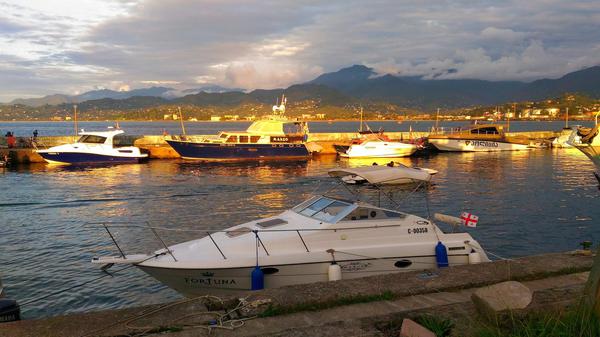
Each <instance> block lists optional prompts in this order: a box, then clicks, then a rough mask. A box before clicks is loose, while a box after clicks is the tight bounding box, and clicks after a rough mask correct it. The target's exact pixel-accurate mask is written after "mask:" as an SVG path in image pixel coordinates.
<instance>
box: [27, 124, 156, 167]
mask: <svg viewBox="0 0 600 337" xmlns="http://www.w3.org/2000/svg"><path fill="white" fill-rule="evenodd" d="M123 134H124V131H123V130H110V131H102V132H81V133H79V135H80V136H81V137H80V138H79V140H77V142H75V143H72V144H64V145H59V146H54V147H51V148H49V149H45V150H37V151H36V152H37V153H38V154H39V155H40V156H41V157H42V158H44V160H45V161H46V162H48V163H51V164H106V163H110V164H119V163H139V162H141V161H143V160H146V159H148V154H146V153H142V152H141V150H140V149H139V148H138V147H135V146H129V145H125V144H126V143H127V141H126V140H125V139H124V138H122V137H121V135H123Z"/></svg>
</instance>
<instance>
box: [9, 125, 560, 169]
mask: <svg viewBox="0 0 600 337" xmlns="http://www.w3.org/2000/svg"><path fill="white" fill-rule="evenodd" d="M385 135H386V136H388V137H389V138H390V139H391V140H409V139H415V138H420V137H427V136H428V135H429V132H386V133H385ZM507 135H508V136H525V137H527V138H530V139H538V140H541V139H550V138H553V137H557V136H558V135H559V132H557V131H556V132H555V131H528V132H511V133H507ZM194 136H207V135H194ZM356 136H357V134H356V132H335V133H312V134H310V135H309V137H308V141H309V142H315V143H317V144H319V145H320V146H321V147H322V148H323V149H322V151H321V152H320V154H335V153H336V152H335V149H334V147H333V145H334V144H346V145H347V144H350V141H351V140H352V138H355V137H356ZM126 138H128V139H129V140H130V143H131V144H133V145H135V146H137V147H139V148H141V149H145V150H147V151H148V152H149V154H150V158H151V159H176V158H179V155H178V154H177V152H175V150H173V149H172V148H171V147H170V146H169V144H167V142H165V137H164V136H156V135H143V136H126ZM76 140H77V137H74V136H54V137H53V136H47V137H38V139H37V144H38V145H39V146H40V147H42V148H47V147H51V146H56V145H62V144H68V143H73V142H75V141H76ZM4 155H7V156H8V157H9V159H10V161H11V162H12V163H17V164H29V163H43V162H44V159H43V158H42V157H40V156H39V155H38V154H37V153H35V150H34V149H33V148H32V145H31V139H30V138H25V137H18V138H17V146H16V147H15V148H12V149H9V148H8V147H7V146H6V139H5V138H4V137H0V156H4Z"/></svg>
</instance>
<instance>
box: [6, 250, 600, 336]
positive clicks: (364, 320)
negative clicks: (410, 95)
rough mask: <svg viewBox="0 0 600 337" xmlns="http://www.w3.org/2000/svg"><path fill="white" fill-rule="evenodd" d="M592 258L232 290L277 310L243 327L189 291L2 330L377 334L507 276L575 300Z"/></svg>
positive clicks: (555, 297) (560, 300)
mask: <svg viewBox="0 0 600 337" xmlns="http://www.w3.org/2000/svg"><path fill="white" fill-rule="evenodd" d="M592 264H593V257H592V256H582V255H577V254H573V253H555V254H545V255H537V256H529V257H523V258H518V259H513V260H503V261H495V262H490V263H482V264H476V265H463V266H456V267H450V268H443V269H434V270H431V271H429V272H428V273H426V272H423V271H414V272H406V273H394V274H386V275H379V276H371V277H365V278H360V279H352V280H341V281H335V282H320V283H313V284H306V285H296V286H289V287H283V288H278V289H266V290H261V291H255V292H247V293H245V294H241V295H239V296H236V297H235V298H238V297H247V299H248V301H268V303H269V305H270V310H271V311H273V312H274V313H275V316H274V317H262V318H261V317H257V318H254V319H252V320H248V321H246V322H245V324H243V326H241V327H239V328H238V329H232V330H227V329H216V330H213V331H212V334H211V331H210V330H207V329H206V327H199V325H202V324H205V323H202V322H203V321H204V322H205V321H206V320H207V319H208V318H207V317H204V318H201V317H199V316H198V313H200V312H202V311H205V310H207V309H206V307H204V306H203V305H202V303H201V301H197V300H194V299H186V300H181V301H177V302H171V303H165V304H161V305H154V306H145V307H139V308H129V309H119V310H106V311H100V312H91V313H80V314H70V315H65V316H57V317H51V318H45V319H36V320H25V321H19V322H11V323H4V324H1V325H0V337H52V336H61V337H74V336H128V335H136V334H141V333H143V332H149V331H152V332H155V333H157V334H158V333H160V335H161V336H173V337H176V336H177V337H183V336H208V335H217V336H315V337H318V336H323V337H324V336H340V335H348V336H349V335H353V336H358V335H360V336H363V335H374V336H383V335H384V334H381V333H375V334H373V332H377V329H376V327H377V326H379V324H383V323H386V324H389V322H392V321H394V320H396V319H401V318H402V317H414V316H415V315H417V314H419V313H422V312H424V311H425V312H428V313H435V314H440V315H447V316H449V317H456V316H457V315H462V314H466V315H468V316H470V317H471V319H473V317H474V308H473V306H472V303H471V302H470V296H471V294H472V293H473V292H474V291H475V290H476V289H477V288H479V287H483V286H486V285H490V284H495V283H498V282H503V281H507V280H515V281H520V282H523V283H524V284H525V285H526V286H527V287H528V288H529V289H531V290H532V291H533V292H534V302H535V304H536V305H537V306H538V307H544V308H548V307H551V306H554V305H556V306H564V305H566V304H571V303H573V302H574V301H576V300H577V298H578V296H581V294H582V289H583V285H584V284H585V282H586V280H587V278H588V274H589V273H588V272H587V271H589V270H590V268H591V266H592ZM116 277H118V275H116ZM382 294H387V295H386V296H382ZM361 299H362V300H361ZM223 300H224V301H225V302H228V301H231V300H234V298H223ZM263 310H264V309H263ZM257 313H258V312H255V313H253V314H254V315H255V314H257ZM263 316H265V315H263ZM267 316H268V315H267Z"/></svg>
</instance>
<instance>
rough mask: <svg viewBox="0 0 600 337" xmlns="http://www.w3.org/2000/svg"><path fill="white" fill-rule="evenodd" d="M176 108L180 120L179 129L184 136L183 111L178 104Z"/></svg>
mask: <svg viewBox="0 0 600 337" xmlns="http://www.w3.org/2000/svg"><path fill="white" fill-rule="evenodd" d="M177 109H179V121H180V122H181V131H182V132H183V135H184V136H185V125H184V124H183V113H182V112H181V107H180V106H178V107H177Z"/></svg>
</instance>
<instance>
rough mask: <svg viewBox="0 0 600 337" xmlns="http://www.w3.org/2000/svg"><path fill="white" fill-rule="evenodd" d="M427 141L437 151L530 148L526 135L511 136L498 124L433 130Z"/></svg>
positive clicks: (486, 150) (515, 149)
mask: <svg viewBox="0 0 600 337" xmlns="http://www.w3.org/2000/svg"><path fill="white" fill-rule="evenodd" d="M428 141H429V143H430V144H432V145H433V146H434V147H435V148H436V149H438V150H439V151H456V152H490V151H518V150H529V149H531V147H530V146H529V145H530V141H529V139H527V138H526V137H511V136H508V135H506V134H505V133H504V127H503V126H502V125H499V124H481V125H474V126H472V127H469V128H468V129H464V130H463V129H458V130H451V131H450V132H435V133H432V134H430V135H429V137H428Z"/></svg>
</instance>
